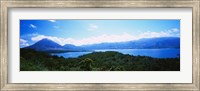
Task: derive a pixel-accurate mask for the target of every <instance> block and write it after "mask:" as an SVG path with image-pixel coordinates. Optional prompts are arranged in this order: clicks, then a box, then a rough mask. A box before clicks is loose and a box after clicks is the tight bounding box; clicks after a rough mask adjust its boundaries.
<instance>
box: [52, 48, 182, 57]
mask: <svg viewBox="0 0 200 91" xmlns="http://www.w3.org/2000/svg"><path fill="white" fill-rule="evenodd" d="M105 51H117V52H120V53H123V54H129V55H134V56H137V55H140V56H150V57H153V58H176V57H178V56H180V49H170V48H166V49H104V50H95V52H105ZM88 53H92V52H66V53H52V55H57V56H63V57H64V58H76V57H79V56H81V55H84V54H88Z"/></svg>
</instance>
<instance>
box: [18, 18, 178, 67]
mask: <svg viewBox="0 0 200 91" xmlns="http://www.w3.org/2000/svg"><path fill="white" fill-rule="evenodd" d="M180 32H181V30H180V20H162V19H159V20H158V19H142V20H140V19H90V20H89V19H24V20H23V19H22V20H20V39H19V41H20V44H19V45H20V71H180Z"/></svg>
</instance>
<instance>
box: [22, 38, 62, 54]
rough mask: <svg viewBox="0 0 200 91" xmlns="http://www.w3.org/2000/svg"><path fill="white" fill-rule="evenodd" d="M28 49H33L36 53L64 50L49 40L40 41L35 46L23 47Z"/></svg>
mask: <svg viewBox="0 0 200 91" xmlns="http://www.w3.org/2000/svg"><path fill="white" fill-rule="evenodd" d="M25 48H28V49H34V50H37V51H49V50H64V48H63V47H62V46H61V45H59V44H57V43H56V42H54V41H52V40H49V39H46V38H45V39H42V40H40V41H38V42H36V43H35V44H33V45H31V46H28V47H25Z"/></svg>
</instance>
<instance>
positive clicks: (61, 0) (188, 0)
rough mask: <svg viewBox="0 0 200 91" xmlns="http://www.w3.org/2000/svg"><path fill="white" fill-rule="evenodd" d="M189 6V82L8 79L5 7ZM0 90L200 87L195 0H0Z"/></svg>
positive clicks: (199, 5)
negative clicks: (190, 72) (190, 23)
mask: <svg viewBox="0 0 200 91" xmlns="http://www.w3.org/2000/svg"><path fill="white" fill-rule="evenodd" d="M72 7H73V8H130V7H132V8H183V7H184V8H192V20H193V22H192V23H193V24H192V28H193V29H192V41H193V44H192V59H193V60H192V66H193V67H192V78H193V79H192V83H155V84H151V83H116V84H114V83H77V84H75V83H73V84H71V83H65V84H61V83H59V84H55V83H40V84H36V83H31V84H29V83H20V84H17V83H8V76H9V73H8V64H9V63H8V60H9V56H8V54H9V51H8V50H9V49H8V46H9V45H8V42H9V39H8V32H9V31H8V28H9V27H8V16H9V15H8V10H9V9H10V8H72ZM0 20H1V25H0V29H1V33H0V40H1V41H0V45H1V46H0V52H1V53H0V60H1V61H0V64H1V66H0V79H1V83H0V90H2V91H8V90H25V91H27V90H53V91H55V90H69V91H71V90H91V91H94V90H103V91H106V90H173V91H176V90H192V91H199V90H200V83H199V81H200V79H199V78H200V62H199V61H200V43H199V41H200V40H199V39H200V32H199V31H200V30H199V29H200V28H199V26H200V23H199V22H200V1H199V0H174V1H171V0H170V1H168V0H158V1H154V0H148V1H147V0H137V1H136V0H109V1H105V0H100V1H98V0H93V1H92V0H85V1H82V0H56V1H54V0H1V19H0Z"/></svg>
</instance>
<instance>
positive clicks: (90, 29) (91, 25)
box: [88, 24, 99, 31]
mask: <svg viewBox="0 0 200 91" xmlns="http://www.w3.org/2000/svg"><path fill="white" fill-rule="evenodd" d="M98 28H99V26H97V25H95V24H89V28H88V31H94V30H97V29H98Z"/></svg>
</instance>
